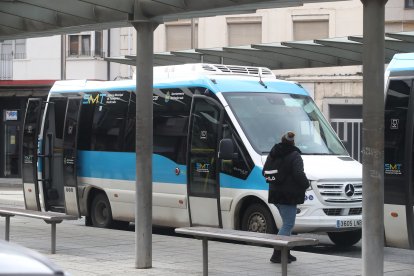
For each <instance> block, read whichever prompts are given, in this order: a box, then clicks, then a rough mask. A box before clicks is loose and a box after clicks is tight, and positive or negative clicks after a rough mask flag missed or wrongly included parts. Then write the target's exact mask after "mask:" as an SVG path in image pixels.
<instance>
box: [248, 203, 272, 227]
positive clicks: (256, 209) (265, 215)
mask: <svg viewBox="0 0 414 276" xmlns="http://www.w3.org/2000/svg"><path fill="white" fill-rule="evenodd" d="M241 230H244V231H250V232H259V233H271V234H276V233H277V228H276V223H275V220H274V219H273V216H272V214H271V213H270V211H269V209H268V208H267V207H266V206H264V205H263V204H260V203H254V204H252V205H250V206H249V207H247V209H246V210H245V211H244V213H243V218H242V222H241Z"/></svg>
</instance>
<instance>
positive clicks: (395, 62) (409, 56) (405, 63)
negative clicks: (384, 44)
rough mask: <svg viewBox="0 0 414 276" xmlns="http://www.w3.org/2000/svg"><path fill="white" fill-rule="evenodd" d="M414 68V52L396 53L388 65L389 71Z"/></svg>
mask: <svg viewBox="0 0 414 276" xmlns="http://www.w3.org/2000/svg"><path fill="white" fill-rule="evenodd" d="M412 70H414V53H404V54H396V55H394V57H393V58H392V60H391V62H390V64H389V65H388V67H387V71H390V72H395V71H412Z"/></svg>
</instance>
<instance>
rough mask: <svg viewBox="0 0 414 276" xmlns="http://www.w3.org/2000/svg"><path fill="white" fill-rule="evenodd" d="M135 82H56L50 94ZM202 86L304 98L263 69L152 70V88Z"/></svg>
mask: <svg viewBox="0 0 414 276" xmlns="http://www.w3.org/2000/svg"><path fill="white" fill-rule="evenodd" d="M135 85H136V81H135V80H120V81H90V80H69V81H57V82H56V83H55V84H54V85H53V87H52V89H51V90H50V92H51V93H54V92H59V93H65V92H96V91H122V90H135ZM200 86H201V87H206V88H208V89H210V90H211V91H212V92H214V93H219V92H224V93H225V92H276V93H291V94H300V95H308V93H307V92H306V91H305V90H304V89H303V88H302V87H301V86H300V85H298V84H297V83H294V82H290V81H284V80H278V79H276V78H275V76H274V75H273V73H272V72H271V71H270V70H269V69H267V68H261V67H245V66H228V65H212V64H185V65H176V66H161V67H154V87H155V88H159V89H163V88H170V87H200Z"/></svg>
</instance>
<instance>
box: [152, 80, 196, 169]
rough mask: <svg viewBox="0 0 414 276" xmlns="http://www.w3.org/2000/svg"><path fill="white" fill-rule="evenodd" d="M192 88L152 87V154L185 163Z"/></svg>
mask: <svg viewBox="0 0 414 276" xmlns="http://www.w3.org/2000/svg"><path fill="white" fill-rule="evenodd" d="M192 95H193V89H192V88H185V87H182V88H163V89H154V97H153V103H154V125H153V129H154V144H153V148H154V154H159V155H162V156H164V157H166V158H168V159H171V160H173V161H174V162H176V163H177V164H182V165H184V164H185V163H186V150H187V132H188V115H189V113H190V108H191V101H192Z"/></svg>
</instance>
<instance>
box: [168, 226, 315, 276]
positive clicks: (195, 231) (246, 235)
mask: <svg viewBox="0 0 414 276" xmlns="http://www.w3.org/2000/svg"><path fill="white" fill-rule="evenodd" d="M175 232H176V233H179V234H184V235H189V236H194V237H196V238H199V239H202V243H203V275H204V276H207V275H208V245H207V242H208V240H209V239H218V240H230V241H239V242H247V243H248V245H256V246H259V245H270V246H273V247H274V248H275V249H278V250H281V254H282V255H281V257H282V259H281V265H282V275H283V276H286V275H287V264H288V252H289V249H291V248H293V247H295V246H304V245H315V244H318V243H319V241H318V240H317V239H311V238H303V237H298V236H289V237H288V236H278V235H274V234H264V233H257V232H247V231H241V230H231V229H221V228H213V227H184V228H176V229H175Z"/></svg>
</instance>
